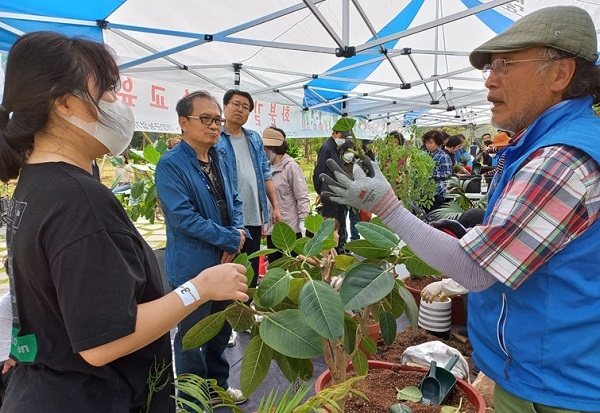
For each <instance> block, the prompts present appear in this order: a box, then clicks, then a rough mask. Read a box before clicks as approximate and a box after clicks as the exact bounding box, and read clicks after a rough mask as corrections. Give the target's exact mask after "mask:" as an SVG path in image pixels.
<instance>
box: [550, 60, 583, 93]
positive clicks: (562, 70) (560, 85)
mask: <svg viewBox="0 0 600 413" xmlns="http://www.w3.org/2000/svg"><path fill="white" fill-rule="evenodd" d="M576 67H577V62H576V61H575V59H560V60H558V61H557V62H556V65H555V67H554V72H553V73H554V77H553V78H552V83H551V85H550V90H551V91H552V92H557V93H563V92H564V91H565V90H566V89H567V88H568V87H569V84H570V83H571V81H572V80H573V76H574V75H575V69H576Z"/></svg>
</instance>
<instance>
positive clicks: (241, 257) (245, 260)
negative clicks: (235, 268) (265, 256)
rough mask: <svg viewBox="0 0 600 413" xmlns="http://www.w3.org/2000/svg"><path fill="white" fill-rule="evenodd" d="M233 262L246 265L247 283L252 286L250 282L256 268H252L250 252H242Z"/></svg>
mask: <svg viewBox="0 0 600 413" xmlns="http://www.w3.org/2000/svg"><path fill="white" fill-rule="evenodd" d="M232 262H234V263H235V264H240V265H243V266H244V267H246V285H248V286H250V283H251V282H252V279H253V278H254V268H252V264H250V260H249V259H248V254H247V253H245V252H244V253H243V254H240V255H238V256H237V257H235V258H234V259H233V261H232Z"/></svg>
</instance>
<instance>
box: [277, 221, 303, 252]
mask: <svg viewBox="0 0 600 413" xmlns="http://www.w3.org/2000/svg"><path fill="white" fill-rule="evenodd" d="M296 239H297V238H296V232H294V230H293V229H292V227H290V226H289V225H288V224H286V223H285V222H283V221H279V222H277V223H276V224H275V225H274V226H273V232H272V234H271V241H273V245H275V246H276V247H277V248H279V249H280V250H282V251H286V252H288V253H289V252H291V251H292V250H293V249H294V243H295V242H296Z"/></svg>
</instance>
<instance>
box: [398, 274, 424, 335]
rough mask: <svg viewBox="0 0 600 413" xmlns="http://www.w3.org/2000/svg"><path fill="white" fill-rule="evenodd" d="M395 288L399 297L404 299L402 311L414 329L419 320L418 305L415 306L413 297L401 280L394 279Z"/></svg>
mask: <svg viewBox="0 0 600 413" xmlns="http://www.w3.org/2000/svg"><path fill="white" fill-rule="evenodd" d="M396 289H397V290H398V294H399V295H400V298H402V300H403V301H404V312H405V313H406V316H407V317H408V321H410V324H411V326H412V328H413V330H414V331H416V330H417V322H418V320H419V307H417V303H416V301H415V298H414V297H413V296H412V294H411V293H410V291H408V290H407V289H406V287H405V286H404V283H403V282H402V281H401V280H396Z"/></svg>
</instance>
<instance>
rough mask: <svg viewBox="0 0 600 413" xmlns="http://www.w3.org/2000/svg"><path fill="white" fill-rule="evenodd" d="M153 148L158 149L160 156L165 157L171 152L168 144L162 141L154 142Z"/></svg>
mask: <svg viewBox="0 0 600 413" xmlns="http://www.w3.org/2000/svg"><path fill="white" fill-rule="evenodd" d="M153 146H154V149H156V151H157V152H158V153H159V154H160V156H162V155H164V154H165V153H166V152H167V151H168V150H169V148H168V147H167V143H166V142H165V141H164V140H162V139H157V140H156V141H154V145H153ZM157 163H158V162H157ZM155 165H156V164H155Z"/></svg>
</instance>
